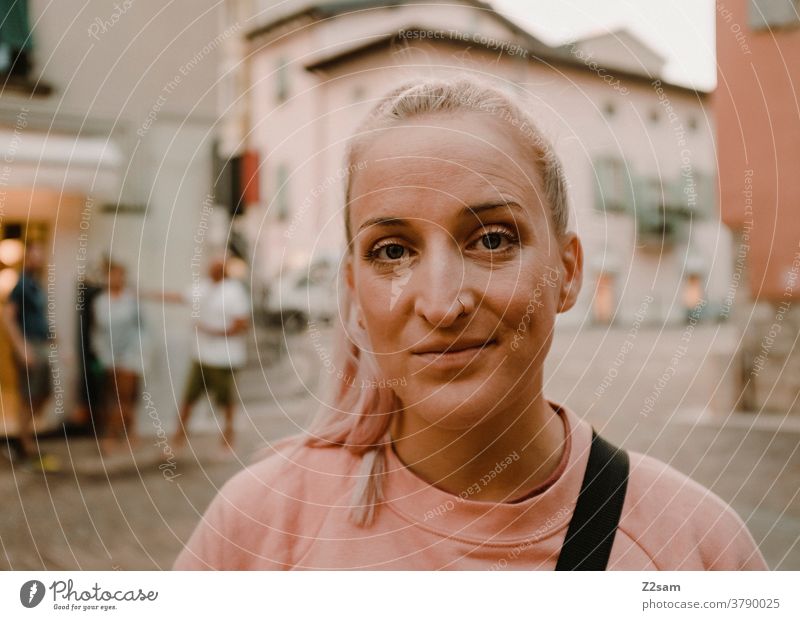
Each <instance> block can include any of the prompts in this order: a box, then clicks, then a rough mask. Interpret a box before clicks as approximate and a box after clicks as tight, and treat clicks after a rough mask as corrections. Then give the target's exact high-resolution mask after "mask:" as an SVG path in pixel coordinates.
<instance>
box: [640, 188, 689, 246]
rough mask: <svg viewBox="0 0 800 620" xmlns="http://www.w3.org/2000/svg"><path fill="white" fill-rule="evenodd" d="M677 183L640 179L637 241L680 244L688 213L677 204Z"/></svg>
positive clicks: (643, 243)
mask: <svg viewBox="0 0 800 620" xmlns="http://www.w3.org/2000/svg"><path fill="white" fill-rule="evenodd" d="M676 187H677V185H676V183H662V182H661V179H659V178H658V177H649V178H644V179H638V180H637V188H636V238H637V242H638V243H639V244H640V245H643V246H656V247H662V246H665V245H671V244H673V243H675V242H676V241H678V240H679V239H680V237H681V234H682V233H683V229H684V227H683V224H684V222H685V221H686V219H687V217H686V213H685V212H684V211H682V210H681V209H682V208H683V203H676V201H675V193H676V190H675V188H676Z"/></svg>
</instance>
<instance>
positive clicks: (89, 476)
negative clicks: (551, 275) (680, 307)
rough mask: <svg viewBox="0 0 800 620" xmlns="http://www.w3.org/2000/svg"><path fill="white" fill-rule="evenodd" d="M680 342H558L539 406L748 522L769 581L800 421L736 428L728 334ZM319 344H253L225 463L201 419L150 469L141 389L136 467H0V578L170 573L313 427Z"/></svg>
mask: <svg viewBox="0 0 800 620" xmlns="http://www.w3.org/2000/svg"><path fill="white" fill-rule="evenodd" d="M685 336H686V332H685V331H684V330H681V329H680V328H673V329H669V330H664V331H661V330H658V331H657V330H648V329H645V328H642V329H641V330H640V331H638V333H633V334H632V333H631V332H630V330H626V329H615V330H600V329H590V330H583V331H581V332H576V331H570V330H564V331H561V332H559V333H558V335H557V336H556V339H555V342H554V345H553V350H552V352H551V355H550V357H549V360H548V366H549V368H548V373H547V377H548V380H547V386H546V393H547V395H548V396H549V397H550V398H552V399H553V400H556V401H559V402H562V403H564V404H567V405H568V406H570V407H572V408H573V409H574V410H575V411H576V412H578V414H579V415H583V416H585V417H586V418H587V419H588V420H589V421H591V423H592V424H593V425H594V426H595V428H596V429H597V430H598V431H600V432H602V433H603V434H604V436H606V437H608V438H609V439H610V440H612V441H615V442H617V443H618V444H621V445H624V446H625V447H626V448H628V449H631V450H636V451H640V452H645V453H648V454H650V455H652V456H654V457H656V458H659V459H661V460H664V461H666V462H668V463H670V464H671V465H672V466H674V467H676V468H677V469H679V470H681V471H683V472H684V473H687V474H689V475H690V476H691V477H693V478H694V479H696V480H697V481H698V482H700V483H702V484H704V485H706V486H707V487H709V488H711V489H712V490H713V491H714V492H716V493H717V494H718V495H720V496H721V497H722V498H723V499H725V500H726V501H728V502H729V503H731V504H732V506H733V507H734V508H735V509H736V510H737V511H738V513H739V514H740V515H741V516H742V518H743V519H745V521H747V523H748V526H749V527H750V530H751V532H752V533H753V536H754V537H755V539H756V540H757V541H758V543H759V545H760V547H761V549H762V551H763V553H764V555H765V557H766V558H767V561H768V563H769V565H770V566H771V567H772V568H780V569H790V570H800V498H799V497H798V489H799V488H800V450H798V443H799V442H800V420H798V419H797V418H792V417H784V416H780V415H776V414H765V413H761V414H743V413H730V411H731V406H730V403H731V402H732V399H733V392H732V390H733V385H734V384H733V381H732V378H731V377H732V370H731V368H728V364H729V363H730V361H731V359H732V350H733V347H734V345H735V340H736V339H735V337H734V333H733V331H732V330H731V328H730V327H727V326H725V327H717V326H704V327H702V328H700V327H698V328H697V329H696V330H694V332H693V333H691V334H690V337H689V338H688V339H687V338H685ZM327 337H328V334H327V332H325V331H322V332H320V334H319V337H318V338H316V339H313V340H312V339H311V338H309V335H308V334H301V335H296V336H293V337H292V338H290V339H289V341H288V343H287V344H286V345H285V346H284V348H283V350H282V352H281V353H276V351H278V348H276V347H275V346H274V344H275V342H277V341H279V340H280V339H281V338H280V337H279V336H278V335H276V334H272V335H271V336H269V335H268V336H267V337H265V338H264V339H262V340H263V341H262V342H261V345H260V346H259V350H258V353H259V357H260V358H261V360H262V362H263V366H261V367H260V366H259V365H258V363H256V364H254V365H253V366H251V367H249V368H247V369H245V370H243V371H242V372H241V373H240V376H239V379H238V385H239V390H240V396H241V399H242V402H243V407H242V409H243V411H242V415H239V418H238V426H237V430H238V437H239V445H238V446H237V453H236V457H235V458H234V459H232V460H230V459H228V460H226V459H225V458H222V457H221V455H220V454H219V451H218V450H217V444H218V427H217V425H216V422H215V418H214V417H213V415H212V414H211V412H210V411H209V410H208V408H207V407H206V410H204V411H198V413H197V414H196V415H197V419H194V420H193V421H192V429H193V436H192V440H191V443H190V444H189V446H187V449H186V450H185V451H184V452H183V453H182V454H180V455H178V456H176V458H175V459H174V460H173V461H171V463H172V464H171V465H170V467H169V468H164V467H163V465H162V468H161V469H159V467H158V465H159V463H162V460H161V459H160V453H161V451H162V448H163V444H162V445H161V446H159V445H156V442H157V441H158V437H156V436H155V435H154V434H152V433H155V431H156V429H157V426H158V425H162V428H163V429H164V430H165V431H166V432H171V431H172V429H173V428H174V425H175V404H174V401H175V399H174V396H173V394H172V392H173V389H174V388H173V387H167V386H166V385H151V396H152V403H153V407H154V409H151V410H150V412H151V413H152V411H156V412H157V413H156V414H155V415H149V414H148V410H146V409H145V407H144V406H143V407H142V411H141V413H140V416H141V418H140V428H141V429H142V432H143V433H144V430H145V429H151V436H150V437H147V438H144V439H143V440H142V444H141V445H140V446H139V447H138V448H137V450H136V452H135V455H136V456H135V458H133V457H132V456H131V455H130V454H128V455H127V456H120V457H115V458H114V459H112V460H110V461H108V462H103V461H101V460H100V459H99V457H98V453H97V449H96V446H95V443H94V440H93V439H92V440H90V439H73V440H71V441H70V442H69V443H67V442H65V441H63V440H48V442H47V446H46V448H47V450H49V451H52V452H56V453H58V454H60V455H61V457H62V459H63V460H64V461H65V462H66V463H67V464H68V465H69V468H68V469H67V473H63V474H60V475H57V476H55V475H51V476H48V477H46V478H45V477H44V476H42V475H41V474H35V473H31V472H26V471H20V470H19V469H15V470H12V469H11V467H10V465H9V464H8V463H7V462H2V460H0V493H1V494H2V497H3V510H2V511H0V567H3V568H13V569H18V570H36V569H42V568H47V569H96V570H109V569H158V568H169V567H170V566H171V564H172V562H173V560H174V558H175V556H176V555H177V553H178V552H179V550H180V549H181V545H182V541H184V540H185V539H186V538H187V537H188V536H189V534H190V533H191V531H192V529H193V528H194V526H195V525H196V523H197V521H198V519H199V518H200V515H201V514H202V512H203V510H204V509H205V507H206V506H207V504H208V502H209V501H210V500H211V498H212V497H213V496H214V494H215V493H216V491H217V489H218V488H219V486H220V485H221V484H222V483H223V482H224V481H225V480H227V479H228V478H229V477H230V476H231V475H232V474H233V473H234V472H236V471H237V470H239V469H241V468H242V467H243V466H245V465H246V464H247V463H249V462H251V461H252V460H254V459H256V458H257V453H258V451H259V450H260V449H263V447H264V446H265V445H266V443H267V442H268V441H270V440H273V439H275V438H278V437H282V436H285V435H287V434H291V433H294V432H297V431H298V430H299V429H300V428H302V427H303V426H304V425H305V424H306V423H307V422H308V420H309V419H310V416H312V415H313V413H314V409H315V402H314V399H315V398H316V397H319V394H318V393H317V392H318V387H317V386H318V378H319V376H320V374H321V373H323V372H324V367H323V363H322V359H323V357H324V354H323V353H322V352H321V350H320V346H324V343H326V342H327ZM682 338H683V340H682ZM315 343H316V344H315ZM682 346H685V350H684V349H683V348H680V349H679V347H682ZM286 347H288V351H287V350H286ZM676 352H678V354H677V355H676ZM164 383H165V384H166V383H169V382H166V381H165V382H164ZM172 383H174V384H177V385H180V378H178V379H177V381H174V382H172ZM156 421H157V424H156ZM170 478H171V479H170Z"/></svg>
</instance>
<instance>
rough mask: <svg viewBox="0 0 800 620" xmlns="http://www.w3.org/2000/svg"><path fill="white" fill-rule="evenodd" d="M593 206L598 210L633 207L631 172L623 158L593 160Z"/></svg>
mask: <svg viewBox="0 0 800 620" xmlns="http://www.w3.org/2000/svg"><path fill="white" fill-rule="evenodd" d="M594 174H595V207H596V208H597V209H598V210H600V211H612V212H613V211H616V212H625V211H630V210H631V209H632V208H633V187H632V184H631V174H630V170H629V168H628V165H627V164H626V163H625V160H623V159H621V158H619V157H613V156H603V157H598V158H597V159H596V160H595V162H594Z"/></svg>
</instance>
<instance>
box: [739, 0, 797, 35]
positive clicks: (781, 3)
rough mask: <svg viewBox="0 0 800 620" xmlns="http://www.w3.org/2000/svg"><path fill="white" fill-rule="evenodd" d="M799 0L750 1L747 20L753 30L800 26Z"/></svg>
mask: <svg viewBox="0 0 800 620" xmlns="http://www.w3.org/2000/svg"><path fill="white" fill-rule="evenodd" d="M798 12H800V0H750V2H749V11H748V13H749V15H748V17H749V20H750V28H752V29H753V30H765V29H770V28H792V27H797V26H800V15H798Z"/></svg>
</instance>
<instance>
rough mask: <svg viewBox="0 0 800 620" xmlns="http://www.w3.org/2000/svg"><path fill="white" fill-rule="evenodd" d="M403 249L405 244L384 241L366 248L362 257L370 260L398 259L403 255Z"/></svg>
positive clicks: (387, 260)
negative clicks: (381, 243)
mask: <svg viewBox="0 0 800 620" xmlns="http://www.w3.org/2000/svg"><path fill="white" fill-rule="evenodd" d="M384 250H385V252H384ZM405 251H406V248H405V246H402V245H400V244H399V243H385V244H383V245H378V246H375V247H374V248H371V249H369V250H367V252H366V254H365V255H364V258H365V259H367V260H368V261H371V262H384V263H385V262H392V261H398V260H400V259H402V258H403V257H404V254H405Z"/></svg>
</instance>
